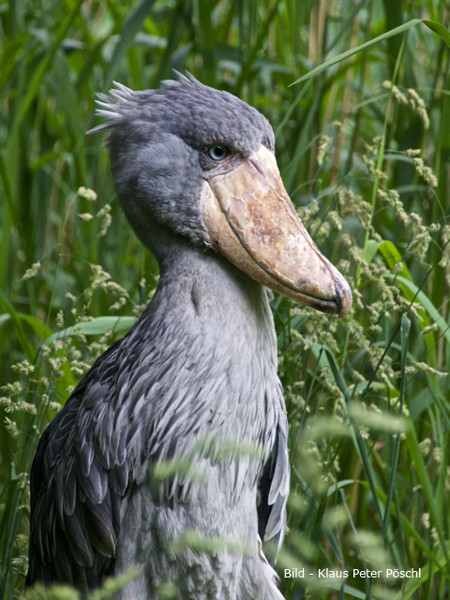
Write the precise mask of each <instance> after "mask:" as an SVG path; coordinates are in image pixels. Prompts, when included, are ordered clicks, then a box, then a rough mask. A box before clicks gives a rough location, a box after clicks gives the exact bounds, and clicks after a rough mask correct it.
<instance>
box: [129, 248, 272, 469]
mask: <svg viewBox="0 0 450 600" xmlns="http://www.w3.org/2000/svg"><path fill="white" fill-rule="evenodd" d="M125 344H126V346H128V349H127V348H126V347H125V348H123V349H124V351H125V352H124V354H123V356H128V357H130V356H131V357H133V356H135V357H136V362H132V364H128V365H127V366H128V369H130V370H131V371H132V374H130V372H129V370H128V373H127V369H126V368H124V367H119V368H120V369H121V370H122V372H123V377H124V380H123V383H124V385H126V388H125V390H124V392H126V393H127V394H129V392H130V391H131V390H130V380H131V385H132V387H133V393H132V396H133V398H136V400H138V399H145V398H147V399H148V404H147V401H145V403H146V405H147V409H146V410H147V411H148V416H149V422H152V423H155V422H156V423H158V428H157V431H155V432H154V435H152V436H150V437H149V444H150V445H151V448H152V451H154V452H155V453H158V455H159V456H160V457H163V458H164V457H169V456H171V455H173V454H181V453H183V452H184V451H185V450H186V444H191V443H192V440H195V439H196V438H201V437H202V436H204V435H209V434H211V435H213V436H214V437H216V439H220V438H222V439H229V438H230V437H231V438H233V439H235V440H238V441H240V442H243V443H245V444H247V443H248V444H262V445H264V444H267V447H269V448H271V447H272V445H273V440H272V439H268V438H271V437H272V436H273V435H274V433H273V429H274V423H276V422H277V420H278V411H279V410H280V406H281V405H280V406H279V401H278V400H277V399H278V396H279V387H278V386H279V383H278V378H277V374H276V370H277V351H276V337H275V330H274V325H273V319H272V314H271V311H270V307H269V303H268V298H267V293H266V290H265V289H264V288H263V287H262V286H261V285H260V284H258V283H256V282H254V281H252V280H251V279H249V278H248V277H247V276H246V275H244V274H243V273H242V272H241V271H239V270H238V269H236V268H235V267H234V266H233V265H231V264H230V263H229V262H228V261H226V260H225V259H222V258H221V257H220V255H218V254H216V253H214V252H212V251H208V250H204V249H200V248H195V247H193V246H191V245H187V244H184V245H178V246H177V245H172V246H171V247H170V248H169V251H168V252H166V253H165V256H164V260H162V261H161V275H160V281H159V284H158V289H157V291H156V293H155V296H154V298H153V300H152V302H151V303H150V305H149V307H148V308H147V310H146V311H145V313H144V314H143V316H142V318H141V319H140V321H139V322H138V324H137V325H136V326H135V328H134V329H133V330H132V331H131V332H130V334H129V335H128V336H127V339H126V342H125ZM138 347H139V348H143V347H144V348H145V352H142V351H139V352H133V350H135V349H136V348H138ZM130 375H131V377H130ZM160 399H161V404H160V403H159V402H160ZM141 410H142V407H141V400H139V402H137V404H136V412H135V417H136V418H138V419H142V416H143V415H142V412H141ZM132 412H133V413H134V410H133V411H132ZM249 424H251V426H250V427H249ZM174 436H175V437H176V439H177V442H176V444H177V447H176V449H175V450H174V448H173V447H171V448H168V447H167V446H166V443H167V440H168V439H171V441H172V442H173V440H174ZM149 449H150V448H149Z"/></svg>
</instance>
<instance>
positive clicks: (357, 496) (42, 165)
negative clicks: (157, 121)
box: [0, 0, 450, 600]
mask: <svg viewBox="0 0 450 600" xmlns="http://www.w3.org/2000/svg"><path fill="white" fill-rule="evenodd" d="M449 14H450V13H449V6H448V2H445V1H444V0H433V1H432V0H427V1H425V2H418V1H415V0H404V1H403V2H388V1H387V0H386V1H385V2H382V1H381V0H363V1H361V2H359V3H354V2H351V1H350V0H342V1H340V2H338V1H335V2H326V1H324V0H317V1H313V0H304V1H302V2H296V1H294V0H284V1H283V0H280V1H278V2H275V1H273V2H267V3H261V2H257V1H256V0H246V1H244V2H237V1H235V2H233V1H232V0H228V1H227V0H208V1H206V0H191V1H185V0H172V1H167V0H166V1H164V0H160V1H155V2H152V1H146V2H141V3H139V4H136V6H135V8H134V9H133V10H132V11H131V12H130V11H129V8H128V4H127V3H118V2H112V1H106V2H99V1H98V0H93V1H92V2H89V3H87V2H79V1H78V2H76V1H75V0H60V1H59V2H55V3H51V2H41V3H37V2H23V1H22V2H21V1H20V0H19V1H16V2H10V3H9V4H6V3H2V4H1V5H0V39H1V41H2V43H1V50H0V103H1V104H0V108H1V120H0V142H1V143H0V197H1V203H0V229H1V235H0V353H1V364H2V370H1V373H0V385H3V388H2V390H1V393H0V396H1V399H0V490H1V500H0V569H1V577H0V597H2V598H3V597H4V598H14V597H17V596H18V595H19V594H20V592H21V590H22V587H23V582H24V573H25V572H26V547H27V536H28V517H29V512H28V488H27V481H28V472H29V468H30V461H31V459H32V456H33V452H34V449H35V445H36V443H37V439H38V437H39V434H40V432H41V431H42V429H43V428H44V426H45V424H46V423H47V422H48V420H49V419H50V418H51V417H52V416H53V415H54V414H55V413H56V411H57V410H58V408H60V406H61V405H62V404H63V403H64V401H65V399H66V398H67V396H68V393H69V390H70V389H72V388H73V386H74V385H76V383H77V381H78V380H79V379H80V377H81V375H82V373H83V372H85V371H86V369H87V368H88V365H90V364H92V362H93V360H94V358H95V356H97V355H98V354H99V353H100V352H101V351H102V349H104V348H105V347H106V346H107V345H108V344H109V343H111V340H112V339H114V338H115V337H117V336H118V335H120V334H121V333H122V334H123V331H124V330H126V329H127V328H128V327H129V326H130V323H132V322H133V320H134V318H135V317H136V316H137V315H139V314H140V312H141V311H142V307H143V306H144V305H145V303H146V302H147V301H148V299H149V297H150V295H151V293H152V291H153V290H154V287H155V285H156V281H157V266H156V263H155V260H154V259H153V258H152V257H151V255H150V254H149V253H148V252H147V251H145V250H144V249H143V248H142V247H141V246H140V245H139V244H138V242H137V241H136V239H135V238H134V236H133V235H132V234H131V233H130V230H129V228H128V226H127V224H126V223H125V219H124V218H123V216H122V215H121V214H120V211H119V207H118V204H117V202H116V199H115V195H114V189H113V185H112V180H111V176H110V172H109V166H108V160H107V156H106V152H105V150H104V149H103V147H102V143H103V140H102V139H101V137H102V136H98V135H97V136H88V137H87V136H86V135H85V132H86V131H87V130H88V129H89V128H90V127H92V126H93V125H94V123H95V122H96V121H95V119H94V117H93V113H94V96H95V93H96V92H98V91H105V90H107V89H109V87H110V86H111V83H112V80H113V79H116V80H118V81H121V82H123V83H125V84H126V85H129V86H130V87H133V88H136V89H144V88H148V87H154V86H157V85H159V82H160V81H161V79H165V78H170V77H171V76H172V69H173V68H175V69H178V70H181V71H184V70H186V69H187V70H189V71H190V72H192V73H193V74H194V75H195V76H196V77H198V78H199V79H200V80H202V81H203V82H204V83H207V84H209V85H213V86H216V87H219V88H222V89H227V90H229V91H231V92H233V93H235V94H237V95H239V96H240V97H241V98H243V99H244V100H246V101H248V102H250V103H251V104H253V105H254V106H256V107H257V108H259V109H260V110H261V111H262V112H263V113H264V114H265V115H266V116H267V117H268V118H269V119H270V121H271V122H272V124H273V126H274V129H275V131H276V137H277V158H278V164H279V167H280V170H281V173H282V176H283V179H284V181H285V184H286V188H287V190H288V192H289V193H290V195H291V198H292V199H293V201H294V202H295V203H296V205H297V206H298V209H299V212H300V214H301V216H302V218H303V219H304V221H305V223H306V224H307V226H308V229H309V231H310V232H311V234H312V236H313V237H314V239H315V240H316V241H317V243H318V244H319V245H320V247H321V249H322V250H323V252H324V253H325V254H326V255H327V256H328V257H329V258H330V259H331V260H332V261H333V262H334V263H335V264H336V265H337V266H338V268H339V269H340V270H341V271H342V272H343V273H344V274H345V275H346V277H347V278H348V280H349V282H350V283H351V286H352V289H353V292H354V311H353V312H352V314H351V315H350V316H348V317H346V318H344V319H342V320H338V319H336V318H335V317H329V316H324V315H321V314H318V313H314V311H312V310H308V309H305V308H302V307H298V306H296V305H294V304H291V303H290V302H289V301H288V300H286V299H284V298H281V297H277V298H276V299H275V300H274V302H273V309H274V314H275V320H276V326H277V331H278V340H279V350H280V354H279V356H280V374H281V378H282V381H283V385H284V388H285V391H286V400H287V407H288V412H289V422H290V456H291V460H292V473H293V477H292V491H291V497H290V501H289V521H288V531H287V535H286V542H285V545H284V547H283V551H282V554H281V556H280V560H279V563H278V569H279V573H280V576H281V583H280V587H281V589H282V591H283V593H284V594H285V596H286V598H288V599H289V600H291V599H292V600H299V599H301V598H314V599H317V600H322V599H323V600H325V599H327V600H328V599H332V600H342V599H345V600H350V599H351V598H361V599H366V600H367V599H370V598H373V599H376V598H387V597H389V598H398V599H399V600H400V599H402V600H408V599H410V598H411V599H418V600H428V599H430V598H433V599H434V598H436V599H437V600H445V599H446V598H448V589H449V575H448V573H449V566H448V562H449V554H450V543H449V514H448V494H449V487H450V474H449V466H448V465H449V454H450V448H449V443H450V442H449V439H450V436H449V395H450V394H449V390H450V377H449V371H450V327H449V292H450V224H449V217H450V206H449V200H448V199H449V197H450V190H449V181H448V172H449V171H448V170H449V157H450V125H449V124H450V101H449V89H450V88H449V50H448V45H449V33H448V21H449ZM386 82H388V83H386ZM82 187H84V188H88V189H92V190H95V192H96V194H97V196H96V197H92V196H90V194H89V193H86V192H83V190H81V191H80V193H78V190H79V188H82ZM80 215H83V216H82V217H80ZM86 215H90V216H89V217H87V216H86ZM33 265H35V267H34V268H33ZM97 265H101V267H100V266H97ZM30 269H31V270H30ZM303 566H304V567H305V570H306V571H307V572H308V573H309V572H313V573H316V571H317V570H318V569H323V568H325V567H328V568H330V569H334V570H336V571H337V570H348V571H349V572H350V573H349V577H348V578H347V579H346V580H345V581H344V582H342V581H336V580H335V579H326V578H319V577H317V576H313V577H309V576H308V577H307V578H306V579H305V580H301V579H298V578H297V579H296V578H284V577H283V573H284V569H285V568H292V567H297V568H301V567H303ZM419 567H420V568H421V577H420V578H415V579H395V578H389V579H384V578H377V579H364V578H361V577H352V569H354V568H358V569H366V568H368V569H374V570H377V569H379V570H382V571H384V570H385V569H386V568H393V569H395V568H397V569H401V570H407V569H411V568H414V569H418V568H419ZM111 589H112V588H111ZM110 593H112V592H110ZM67 594H68V593H67V592H62V591H59V592H58V591H55V593H54V596H52V597H55V598H59V597H61V598H62V597H69V596H70V594H69V596H68V595H67ZM107 595H108V592H107V591H105V596H104V597H107ZM31 597H36V598H41V597H42V598H44V597H50V595H45V593H43V592H39V591H36V593H35V596H30V598H31ZM70 597H71V596H70ZM99 597H100V595H99Z"/></svg>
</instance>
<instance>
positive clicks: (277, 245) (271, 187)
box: [93, 75, 352, 316]
mask: <svg viewBox="0 0 450 600" xmlns="http://www.w3.org/2000/svg"><path fill="white" fill-rule="evenodd" d="M98 106H99V109H98V110H97V113H98V114H99V115H100V116H102V117H104V118H106V122H105V123H104V124H102V125H100V126H99V127H97V128H95V130H93V131H100V130H103V129H111V133H110V136H109V138H108V147H109V152H110V156H111V166H112V171H113V175H114V180H115V185H116V189H117V193H118V197H119V201H120V203H121V206H122V208H123V210H124V212H125V215H126V217H127V218H128V220H129V222H130V224H131V226H132V227H133V229H134V230H135V232H136V233H137V235H138V237H139V238H140V239H141V241H142V242H143V243H144V244H145V245H147V246H148V247H150V248H151V249H152V250H153V252H154V253H155V254H156V255H157V257H158V254H159V255H161V254H162V252H163V251H162V248H161V246H163V245H164V241H165V240H167V238H168V236H176V237H177V238H183V239H185V240H187V241H188V243H191V244H194V245H200V246H204V247H207V248H209V249H211V250H214V251H217V252H219V253H220V254H222V255H224V256H225V257H226V258H227V259H228V260H229V261H230V262H232V263H233V264H234V265H236V266H237V267H238V268H239V269H240V270H242V271H243V272H244V273H246V274H247V275H249V276H250V277H251V278H253V279H254V280H256V281H258V282H260V283H262V284H263V285H265V286H267V287H269V288H271V289H273V290H275V291H277V292H279V293H281V294H283V295H285V296H287V297H289V298H291V299H293V300H295V301H297V302H301V303H302V304H306V305H308V306H312V307H314V308H316V309H318V310H321V311H323V312H329V313H337V314H338V315H339V316H343V315H345V314H347V313H348V312H349V311H350V308H351V303H352V295H351V291H350V288H349V286H348V284H347V282H346V281H345V279H344V277H343V276H342V275H341V274H340V273H339V271H338V270H337V269H336V268H335V267H334V266H333V265H332V264H331V263H330V262H329V261H328V260H327V259H326V258H325V257H324V256H323V255H322V254H321V252H320V251H319V250H318V248H317V246H316V245H315V244H314V242H313V241H312V239H311V238H310V236H309V234H308V233H307V231H306V229H305V227H304V226H303V224H302V222H301V220H300V218H299V217H298V215H297V213H296V211H295V208H294V206H293V204H292V202H291V200H290V199H289V196H288V194H287V192H286V190H285V188H284V186H283V183H282V180H281V177H280V173H279V171H278V167H277V163H276V159H275V155H274V148H275V142H274V134H273V130H272V128H271V126H270V124H269V122H268V121H267V119H266V118H265V117H264V116H263V115H262V114H261V113H259V112H258V111H257V110H256V109H254V108H252V107H251V106H249V105H248V104H246V103H245V102H243V101H242V100H239V99H238V98H236V97H235V96H233V95H231V94H229V93H227V92H224V91H219V90H215V89H213V88H210V87H207V86H205V85H203V84H201V83H200V82H198V81H197V80H196V79H195V78H194V77H192V76H188V77H184V76H182V75H180V76H179V78H178V80H177V81H167V82H165V83H164V84H163V86H162V87H161V89H157V90H147V91H138V92H135V91H132V90H130V89H128V88H127V87H125V86H123V85H121V84H116V88H115V89H113V90H112V91H111V92H110V94H109V95H99V99H98Z"/></svg>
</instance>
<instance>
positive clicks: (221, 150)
mask: <svg viewBox="0 0 450 600" xmlns="http://www.w3.org/2000/svg"><path fill="white" fill-rule="evenodd" d="M229 153H230V151H229V150H228V148H227V147H226V146H225V145H224V144H213V145H212V146H210V147H209V148H208V155H209V157H210V158H212V159H213V160H216V161H221V160H223V159H224V158H226V157H227V156H228V154H229Z"/></svg>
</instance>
